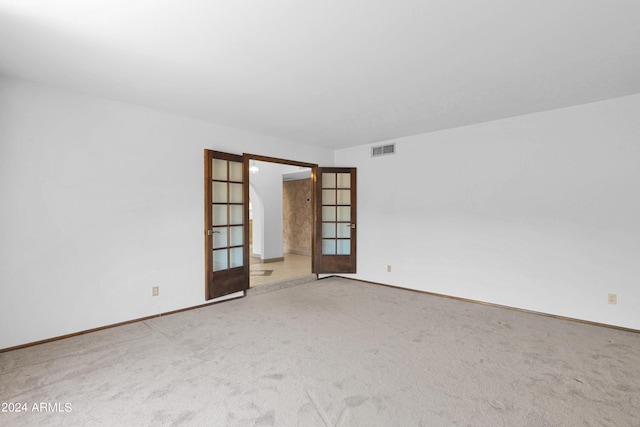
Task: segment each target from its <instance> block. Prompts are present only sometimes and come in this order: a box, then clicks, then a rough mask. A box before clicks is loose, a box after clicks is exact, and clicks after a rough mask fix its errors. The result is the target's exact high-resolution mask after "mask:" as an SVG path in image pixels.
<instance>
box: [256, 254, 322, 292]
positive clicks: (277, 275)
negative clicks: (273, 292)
mask: <svg viewBox="0 0 640 427" xmlns="http://www.w3.org/2000/svg"><path fill="white" fill-rule="evenodd" d="M250 270H251V276H250V279H249V280H250V287H252V288H253V287H255V286H260V285H265V284H269V283H275V282H280V281H283V280H288V279H294V278H298V277H301V276H307V275H309V274H311V257H310V256H307V255H298V254H285V255H284V261H276V262H267V263H263V262H261V260H260V259H259V258H254V257H252V258H251V266H250ZM264 270H272V272H271V274H269V275H259V272H260V271H264Z"/></svg>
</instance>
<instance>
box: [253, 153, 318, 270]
mask: <svg viewBox="0 0 640 427" xmlns="http://www.w3.org/2000/svg"><path fill="white" fill-rule="evenodd" d="M242 155H243V156H244V167H245V169H246V170H247V171H248V170H249V162H250V161H251V160H257V161H259V162H268V163H279V164H282V165H289V166H300V167H304V168H309V169H311V209H312V211H313V214H312V216H313V223H312V225H311V226H312V230H313V231H312V233H311V272H312V273H316V221H317V219H316V195H315V187H316V173H317V171H318V165H317V164H316V163H307V162H299V161H296V160H288V159H281V158H278V157H270V156H262V155H260V154H251V153H243V154H242ZM248 183H249V185H251V178H250V177H249V181H248ZM247 206H249V205H247Z"/></svg>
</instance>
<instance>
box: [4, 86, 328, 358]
mask: <svg viewBox="0 0 640 427" xmlns="http://www.w3.org/2000/svg"><path fill="white" fill-rule="evenodd" d="M204 148H211V149H216V150H220V151H227V152H232V153H242V152H250V153H256V154H263V155H267V156H273V157H282V158H288V159H292V160H298V161H303V162H311V163H320V164H331V163H332V162H333V153H332V152H330V151H329V150H323V149H320V148H315V147H310V146H304V145H301V144H294V143H290V142H288V141H283V140H280V139H277V138H271V137H266V136H261V135H257V134H252V133H248V132H242V131H239V130H234V129H229V128H224V127H220V126H216V125H213V124H209V123H206V122H201V121H197V120H192V119H189V118H185V117H179V116H175V115H171V114H167V113H163V112H159V111H153V110H149V109H145V108H141V107H136V106H131V105H126V104H121V103H117V102H112V101H108V100H102V99H97V98H92V97H89V96H84V95H81V94H75V93H71V92H67V91H62V90H57V89H53V88H50V87H46V86H40V85H36V84H31V83H27V82H22V81H18V80H11V79H5V78H0V203H1V209H0V290H1V297H0V348H6V347H11V346H15V345H19V344H23V343H28V342H33V341H37V340H42V339H46V338H51V337H55V336H60V335H63V334H68V333H73V332H77V331H82V330H86V329H89V328H95V327H100V326H104V325H109V324H113V323H116V322H122V321H126V320H130V319H135V318H139V317H143V316H149V315H153V314H157V313H161V312H166V311H170V310H176V309H180V308H185V307H190V306H194V305H198V304H202V303H204V302H205V300H204V255H203V250H204V249H203V211H204V208H203V183H202V180H203V149H204ZM152 286H159V287H160V296H159V297H155V298H153V297H151V287H152Z"/></svg>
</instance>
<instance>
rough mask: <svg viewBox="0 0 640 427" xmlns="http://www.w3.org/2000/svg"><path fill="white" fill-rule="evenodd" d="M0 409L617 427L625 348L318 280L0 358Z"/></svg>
mask: <svg viewBox="0 0 640 427" xmlns="http://www.w3.org/2000/svg"><path fill="white" fill-rule="evenodd" d="M0 401H1V402H17V403H26V404H27V412H23V413H15V412H14V413H10V412H2V413H0V425H3V426H29V425H33V426H42V425H65V426H67V425H71V426H75V425H86V426H93V425H108V426H115V425H118V426H120V425H122V426H134V425H135V426H142V425H163V426H166V425H195V426H200V425H202V426H205V425H207V426H254V425H258V426H266V425H276V426H420V425H422V426H453V425H462V426H583V425H585V426H587V425H588V426H600V425H604V426H631V425H639V424H640V336H639V335H637V334H633V333H628V332H622V331H616V330H611V329H606V328H599V327H595V326H589V325H583V324H579V323H572V322H566V321H561V320H556V319H552V318H548V317H543V316H536V315H531V314H526V313H520V312H516V311H513V310H506V309H500V308H494V307H487V306H483V305H478V304H471V303H465V302H461V301H455V300H450V299H446V298H439V297H434V296H428V295H423V294H417V293H413V292H408V291H402V290H397V289H390V288H386V287H381V286H375V285H369V284H364V283H359V282H355V281H348V280H345V279H325V280H321V281H317V282H313V283H310V284H303V285H299V286H295V287H290V288H285V289H281V290H277V291H274V292H266V293H262V294H256V295H251V296H249V297H247V298H243V299H240V300H235V301H230V302H226V303H222V304H218V305H214V306H210V307H207V308H202V309H198V310H193V311H189V312H184V313H180V314H175V315H171V316H166V317H162V318H156V319H154V320H150V321H145V322H141V323H136V324H131V325H127V326H122V327H118V328H113V329H109V330H104V331H101V332H96V333H92V334H87V335H83V336H78V337H74V338H70V339H66V340H62V341H58V342H53V343H49V344H45V345H40V346H36V347H31V348H27V349H22V350H17V351H13V352H8V353H4V354H0ZM34 403H35V404H36V405H40V403H44V404H45V406H44V407H45V408H46V409H50V410H51V411H47V412H36V411H34V410H33V408H34V406H33V405H34ZM66 404H68V405H66ZM65 405H66V406H65ZM14 407H15V406H14ZM38 408H43V407H40V406H38Z"/></svg>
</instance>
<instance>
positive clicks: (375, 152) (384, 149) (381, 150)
mask: <svg viewBox="0 0 640 427" xmlns="http://www.w3.org/2000/svg"><path fill="white" fill-rule="evenodd" d="M387 154H396V144H389V145H380V146H378V147H371V157H378V156H386V155H387Z"/></svg>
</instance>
